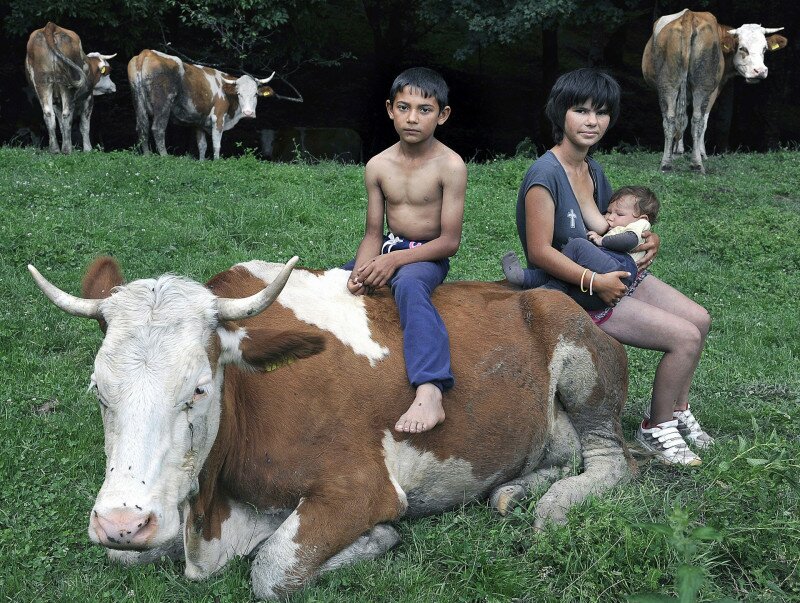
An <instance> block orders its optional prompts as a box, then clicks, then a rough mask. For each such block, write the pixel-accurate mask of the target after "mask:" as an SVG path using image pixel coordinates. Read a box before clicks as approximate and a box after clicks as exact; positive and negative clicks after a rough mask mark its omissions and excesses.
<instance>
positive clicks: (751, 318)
mask: <svg viewBox="0 0 800 603" xmlns="http://www.w3.org/2000/svg"><path fill="white" fill-rule="evenodd" d="M599 160H600V162H601V163H602V164H603V165H604V166H605V168H606V171H607V173H608V176H609V178H610V179H611V181H612V184H613V185H614V186H620V185H623V184H634V183H636V184H647V185H649V186H651V187H652V188H653V189H654V190H655V191H656V193H657V194H658V195H659V197H660V198H661V200H662V204H663V210H662V214H661V218H660V223H659V224H657V226H656V230H657V231H658V232H659V233H660V234H661V237H662V251H661V254H660V255H659V258H658V260H657V262H656V264H655V265H654V266H653V272H654V273H655V274H656V275H657V276H659V277H660V278H662V279H663V280H665V281H667V282H669V283H671V284H673V285H674V286H676V287H677V288H678V289H680V290H682V291H684V292H686V293H687V294H688V295H690V296H691V297H692V298H694V299H696V300H697V301H698V302H699V303H701V304H703V305H704V306H705V307H706V308H708V310H709V311H710V313H711V315H712V317H713V319H714V323H713V326H712V332H711V335H710V337H709V340H708V345H707V348H706V350H705V353H704V355H703V359H702V360H701V363H700V367H699V369H698V371H697V376H696V379H695V384H694V388H693V397H692V402H693V408H694V409H695V412H696V414H697V415H698V416H699V417H700V419H701V421H702V424H703V426H704V427H705V428H706V429H707V430H708V431H710V432H711V433H712V434H713V435H714V436H715V437H716V439H717V442H718V445H717V446H716V447H714V448H713V449H712V450H711V451H709V452H705V453H704V454H703V460H704V464H703V466H702V467H700V468H698V469H692V470H688V469H679V468H669V467H664V466H661V465H657V464H655V463H649V462H644V461H643V462H642V466H641V475H640V477H639V479H638V480H636V481H635V482H633V483H631V484H629V485H626V486H623V487H619V488H617V489H615V490H613V491H612V492H611V493H609V494H608V495H606V496H603V497H602V498H598V499H591V500H589V501H588V502H586V503H585V504H582V505H580V506H578V507H577V508H575V509H574V510H573V511H572V512H571V513H570V519H569V523H568V524H567V525H565V526H560V527H555V528H552V529H550V530H549V531H547V532H545V533H535V532H534V531H533V529H532V514H531V513H530V511H531V509H532V507H533V505H534V504H535V500H533V499H532V500H531V501H530V503H529V505H528V506H527V508H520V509H518V510H517V512H516V513H514V514H513V516H511V517H510V518H508V519H505V520H501V519H500V518H498V517H496V516H495V515H493V514H492V512H490V511H489V510H488V508H487V507H486V506H485V505H484V504H478V503H476V504H471V505H467V506H465V507H464V508H462V509H458V510H456V511H453V512H450V513H446V514H444V515H439V516H436V517H431V518H427V519H424V520H419V521H414V522H401V523H400V524H399V525H398V528H399V530H400V532H401V534H402V536H403V542H402V543H401V544H400V545H399V546H398V547H397V548H396V549H395V550H393V551H392V552H391V553H390V554H388V555H387V556H385V557H383V558H382V559H380V560H378V561H375V562H369V563H361V564H359V565H357V566H355V567H353V568H350V569H345V570H339V571H336V572H334V573H331V574H328V575H326V576H324V577H322V578H321V579H320V580H319V581H318V582H317V583H316V584H315V585H313V586H312V587H310V588H308V589H307V590H305V591H304V592H303V593H300V594H299V595H297V596H296V597H295V598H294V600H297V601H420V602H422V601H444V602H450V601H511V600H517V601H526V602H528V601H530V602H534V601H537V602H538V601H615V600H626V599H627V598H629V597H630V596H632V595H635V594H637V593H658V594H659V595H661V597H666V596H670V597H676V596H677V595H678V594H679V593H680V594H682V595H683V596H684V597H685V598H684V599H682V600H686V601H692V600H695V598H694V593H695V592H697V599H696V600H702V601H713V600H718V599H721V598H725V597H729V598H733V599H747V600H752V601H790V600H800V576H799V575H798V560H799V559H800V500H799V499H800V492H799V491H798V475H800V471H799V469H800V458H799V457H800V438H799V437H798V433H800V421H799V420H798V419H799V418H800V410H798V402H800V343H798V342H799V341H800V311H799V310H800V304H798V301H797V299H798V295H799V293H798V292H800V243H798V232H800V153H798V152H790V151H784V152H777V153H771V154H767V155H744V154H732V155H727V156H722V157H712V158H711V159H709V161H708V162H707V168H708V172H709V173H708V175H707V176H704V177H703V176H699V175H696V174H693V173H690V172H689V171H688V162H687V161H686V160H684V161H683V162H681V161H678V162H677V166H676V167H677V169H676V172H675V173H672V174H660V173H658V172H657V167H658V162H659V158H658V156H657V155H656V154H646V153H639V154H626V155H622V154H609V155H601V156H599ZM529 163H530V160H529V159H525V158H516V159H509V160H500V161H495V162H491V163H487V164H481V165H470V166H469V170H470V180H469V188H468V191H467V208H466V217H465V228H464V238H463V243H462V247H461V250H460V251H459V253H458V255H457V256H456V258H455V260H454V261H453V268H452V271H451V273H450V279H480V280H497V279H500V278H501V277H502V273H501V271H500V267H499V266H500V264H499V258H500V256H501V255H502V253H503V252H504V251H506V250H507V249H516V250H517V251H519V244H518V242H517V239H516V231H515V227H514V204H515V200H516V191H517V186H518V184H519V181H520V179H521V177H522V174H523V173H524V171H525V169H526V168H527V165H528V164H529ZM362 172H363V168H361V167H358V166H345V167H343V166H340V165H335V164H321V165H316V166H309V165H275V164H268V163H264V162H261V161H258V160H257V159H255V158H253V157H250V156H245V157H242V158H239V159H231V160H223V161H218V162H205V163H198V162H197V161H195V160H192V159H188V158H182V157H166V158H161V157H147V158H144V157H141V156H138V155H135V154H131V153H128V152H115V153H91V154H81V153H76V154H73V155H71V156H69V157H62V156H57V157H53V156H50V155H48V154H45V153H41V152H34V151H32V150H28V149H10V148H4V149H0V209H1V210H2V221H0V250H2V263H0V296H2V300H3V304H2V307H0V314H1V318H0V363H2V372H0V402H2V406H1V408H2V420H0V441H1V442H2V446H0V501H1V502H0V567H2V571H0V601H63V602H70V603H72V602H74V601H136V602H140V601H141V602H161V601H164V602H179V601H203V602H209V603H211V602H214V603H217V602H227V601H236V602H241V601H248V600H250V598H251V594H250V587H249V582H248V570H249V567H248V563H247V561H246V560H240V561H237V562H234V563H232V564H230V565H229V566H228V567H227V569H226V570H225V571H224V572H223V573H222V574H220V575H218V576H216V577H214V578H212V579H210V580H208V581H205V582H202V583H192V582H189V581H187V580H185V579H184V578H183V575H182V567H181V564H177V563H171V562H163V563H161V564H157V565H151V566H146V567H139V568H132V569H125V568H121V567H117V566H114V565H111V564H109V563H108V562H107V561H106V560H105V556H104V552H103V550H102V549H101V548H99V547H97V546H94V545H91V544H90V543H89V540H88V537H87V535H86V525H87V516H88V512H89V509H90V508H91V505H92V502H93V500H94V497H95V494H96V491H97V489H98V488H99V486H100V484H101V482H102V475H103V467H104V455H103V438H102V428H101V424H100V417H99V413H98V411H97V405H96V401H95V400H94V398H93V396H92V395H91V394H90V393H88V392H87V391H86V386H87V384H88V380H89V375H90V373H91V367H92V361H93V358H94V354H95V351H96V350H97V348H98V346H99V343H100V339H101V336H100V332H99V331H98V329H97V328H96V324H95V323H94V322H93V321H84V320H78V319H75V318H71V317H69V316H67V315H65V314H63V313H61V312H60V311H59V310H57V309H56V308H55V307H54V306H52V305H51V304H50V303H49V302H48V301H47V300H46V299H45V298H44V297H43V296H42V295H41V293H40V292H39V291H38V290H37V289H36V288H35V286H34V284H33V282H32V280H31V278H30V277H29V275H28V272H27V270H26V269H25V265H26V264H28V263H33V264H35V265H36V266H37V267H38V268H39V269H40V270H41V271H42V273H43V274H45V276H47V277H48V278H49V279H50V280H51V281H52V282H54V283H55V284H57V285H59V286H60V287H62V288H63V289H65V290H67V291H70V292H73V293H78V292H79V289H80V279H81V277H82V275H83V270H84V269H85V267H86V266H87V265H88V263H89V262H90V261H91V260H92V258H94V257H95V256H96V255H99V254H113V255H114V256H116V257H117V259H118V260H119V261H120V263H121V265H122V267H123V270H124V271H125V273H126V276H127V277H128V278H129V279H134V278H140V277H150V276H155V275H158V274H161V273H164V272H174V273H178V274H183V275H186V276H190V277H192V278H195V279H197V280H200V281H204V280H206V279H208V278H209V277H211V276H212V275H214V274H216V273H217V272H219V271H221V270H223V269H225V268H227V267H229V266H230V265H231V264H233V263H236V262H240V261H245V260H248V259H252V258H260V259H266V260H270V261H285V260H286V259H288V258H289V257H291V256H292V255H295V254H297V255H299V256H300V258H301V264H303V265H305V266H310V267H329V266H335V265H339V264H341V263H344V262H345V261H346V260H348V259H350V258H351V257H352V255H353V254H354V252H355V249H356V245H357V242H358V240H359V238H360V236H361V233H362V229H363V219H364V214H363V212H364V208H365V199H366V198H365V194H364V191H363V185H362V182H361V179H362ZM656 361H657V355H656V354H654V353H650V352H643V351H640V350H634V349H630V350H629V362H630V372H631V387H630V396H629V399H628V402H627V406H626V411H625V414H624V416H623V427H624V428H625V432H626V435H627V437H628V439H629V441H631V440H632V439H633V432H634V430H635V427H636V425H637V422H638V420H639V418H640V415H641V411H642V409H643V407H644V406H645V405H646V403H647V401H648V398H649V387H650V383H651V381H652V378H653V371H654V368H655V364H656ZM698 589H699V590H698ZM639 600H645V598H640V599H639ZM648 600H656V599H655V598H653V599H648ZM657 600H668V599H657Z"/></svg>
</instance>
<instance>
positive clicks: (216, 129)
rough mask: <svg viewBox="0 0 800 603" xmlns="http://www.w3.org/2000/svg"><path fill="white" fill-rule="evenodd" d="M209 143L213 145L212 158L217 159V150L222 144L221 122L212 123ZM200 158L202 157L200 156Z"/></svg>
mask: <svg viewBox="0 0 800 603" xmlns="http://www.w3.org/2000/svg"><path fill="white" fill-rule="evenodd" d="M211 144H212V146H213V147H214V159H219V150H220V147H221V146H222V124H221V123H219V124H214V125H213V126H212V128H211ZM201 159H202V158H201Z"/></svg>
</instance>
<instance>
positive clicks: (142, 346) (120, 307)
mask: <svg viewBox="0 0 800 603" xmlns="http://www.w3.org/2000/svg"><path fill="white" fill-rule="evenodd" d="M215 309H216V306H215V298H214V296H213V294H212V293H211V292H210V291H208V290H207V289H206V288H205V287H203V286H202V285H200V284H198V283H195V282H192V281H188V280H185V279H181V278H179V277H174V276H164V277H161V278H159V279H158V280H153V279H150V280H140V281H135V282H133V283H131V284H129V285H127V286H125V287H122V288H121V289H120V290H119V291H117V292H116V293H115V294H114V295H112V296H111V297H110V298H107V299H106V300H105V301H104V302H103V304H102V313H103V316H104V317H105V319H106V320H107V322H108V330H107V332H106V336H105V339H104V341H103V345H102V347H101V348H100V351H99V352H98V354H97V357H96V359H95V370H94V374H93V375H92V381H91V385H90V387H91V389H93V390H94V391H95V393H96V395H97V397H98V401H99V403H100V407H101V414H102V416H103V427H104V430H105V452H106V474H105V481H104V482H103V486H102V488H101V489H100V492H99V493H98V495H97V499H96V501H95V505H94V508H93V509H92V511H91V516H90V521H89V537H90V538H91V539H92V540H93V541H94V542H97V543H99V544H101V545H103V546H106V547H110V548H124V549H144V548H151V547H154V546H159V545H161V544H164V543H166V542H169V541H170V540H172V539H173V538H174V537H175V536H176V535H177V534H178V531H179V528H180V516H179V511H178V507H179V505H180V504H181V503H182V502H183V501H184V500H185V499H186V498H187V496H189V494H190V491H191V490H192V488H193V487H196V483H197V475H198V473H199V471H200V469H201V467H202V464H203V462H204V461H205V459H206V458H207V456H208V453H209V451H210V449H211V446H212V445H213V443H214V439H215V437H216V434H217V429H218V427H219V415H220V395H221V388H222V379H223V371H222V370H221V369H220V370H217V368H218V367H216V366H213V367H212V365H211V362H217V361H218V358H210V357H209V353H208V350H207V349H206V348H207V345H208V343H209V341H211V338H212V334H213V332H214V329H215V328H216V313H215Z"/></svg>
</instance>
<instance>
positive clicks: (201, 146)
mask: <svg viewBox="0 0 800 603" xmlns="http://www.w3.org/2000/svg"><path fill="white" fill-rule="evenodd" d="M194 135H195V136H196V137H197V156H198V158H199V159H200V161H203V160H204V159H205V158H206V150H207V149H208V142H207V141H206V133H205V132H204V131H203V128H195V129H194Z"/></svg>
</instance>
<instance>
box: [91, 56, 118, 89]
mask: <svg viewBox="0 0 800 603" xmlns="http://www.w3.org/2000/svg"><path fill="white" fill-rule="evenodd" d="M86 56H87V57H88V58H90V59H93V60H94V61H96V63H97V71H98V73H100V79H99V80H98V81H97V83H96V84H95V85H94V88H93V89H92V96H102V95H103V94H111V93H113V92H116V91H117V86H116V85H115V84H114V82H112V81H111V64H110V63H109V62H108V61H107V60H106V58H105V57H104V56H103V55H101V54H100V53H99V52H90V53H89V54H87V55H86ZM109 56H112V55H109Z"/></svg>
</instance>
